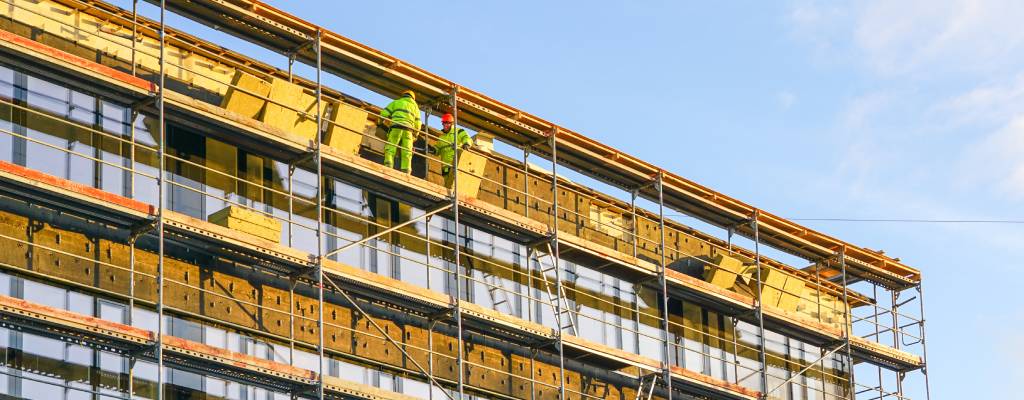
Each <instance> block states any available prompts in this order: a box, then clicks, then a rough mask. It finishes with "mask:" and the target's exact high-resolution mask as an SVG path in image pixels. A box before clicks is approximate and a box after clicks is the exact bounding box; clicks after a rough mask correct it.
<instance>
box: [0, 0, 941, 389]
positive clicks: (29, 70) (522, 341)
mask: <svg viewBox="0 0 1024 400" xmlns="http://www.w3.org/2000/svg"><path fill="white" fill-rule="evenodd" d="M5 2H6V4H5V5H4V7H3V10H0V51H2V52H3V55H4V56H3V58H0V219H3V223H2V224H0V230H2V231H0V243H2V245H0V248H2V249H3V251H2V252H0V318H2V321H3V323H2V325H0V348H2V349H3V350H2V351H3V352H4V354H3V357H4V358H3V359H4V360H5V361H6V362H5V363H4V365H3V367H2V370H0V373H2V374H3V377H0V393H3V394H5V395H8V396H13V397H15V398H21V397H24V398H40V399H57V398H94V399H95V398H102V399H114V398H136V397H137V398H151V399H156V398H196V399H202V398H211V399H213V398H225V399H277V398H282V399H283V398H320V397H330V398H367V399H369V398H374V399H377V398H386V399H399V398H431V399H442V398H461V397H473V398H507V399H550V398H573V399H584V398H587V399H590V398H594V399H596V398H602V399H604V398H614V399H627V398H628V399H639V398H645V399H650V398H662V399H670V398H671V399H702V398H710V399H719V398H721V399H761V398H767V399H794V400H795V399H862V398H863V399H867V398H871V399H905V398H910V397H911V396H910V394H909V393H906V392H907V391H905V390H904V382H914V384H915V385H916V387H919V388H921V389H920V390H916V391H915V393H917V392H921V393H922V394H921V395H919V396H915V397H914V398H926V396H927V375H926V373H925V372H926V370H925V366H926V360H925V346H924V344H925V340H924V339H925V334H924V332H925V331H924V318H923V314H924V309H923V302H922V299H921V296H922V295H923V293H922V291H921V283H920V282H921V281H920V273H919V272H918V271H917V270H916V269H913V268H911V267H909V266H906V265H904V264H902V263H900V262H899V260H897V259H893V258H890V257H888V256H885V255H884V254H882V253H881V252H875V251H872V250H869V249H865V248H862V247H857V246H855V245H852V244H848V243H846V242H843V241H841V240H839V239H836V238H833V237H831V236H828V235H826V234H823V233H819V232H815V231H813V230H810V229H807V228H805V227H801V226H799V225H797V224H796V223H794V222H792V221H786V220H784V219H781V218H778V217H775V216H773V215H771V214H769V213H767V212H764V211H762V210H758V209H756V208H753V207H751V206H749V205H747V204H745V203H742V202H740V201H738V200H735V199H731V198H729V197H728V196H725V195H721V194H719V193H715V192H713V191H712V190H711V189H708V188H705V187H703V186H700V185H698V184H696V183H693V182H690V181H688V180H685V179H683V178H681V177H678V176H676V175H674V174H671V173H670V172H669V171H665V170H662V169H660V168H657V167H655V166H652V165H650V164H647V163H645V162H643V161H641V160H639V159H636V158H634V157H632V156H629V155H626V154H622V153H619V152H617V151H614V149H611V148H608V147H606V146H604V145H602V144H600V143H597V142H594V141H593V140H590V139H587V138H586V137H584V136H582V135H580V134H578V133H575V132H572V131H569V130H567V129H565V128H561V127H558V126H556V125H554V124H551V123H548V122H546V121H544V120H542V119H540V118H538V117H534V116H532V115H530V114H527V113H524V112H522V111H519V110H515V109H514V108H512V107H509V106H506V105H503V104H501V103H499V102H497V101H495V100H493V99H490V98H488V97H486V96H484V95H482V94H478V93H475V92H472V91H470V90H468V89H465V88H461V87H459V86H457V85H454V84H452V83H451V82H450V81H446V80H444V79H443V78H440V77H438V76H436V75H433V74H430V73H429V72H426V71H423V70H421V69H418V68H416V67H414V66H411V65H409V64H406V63H402V62H400V61H397V60H394V59H392V58H391V57H390V56H387V55H386V54H384V53H382V52H379V51H376V50H373V49H370V48H368V47H366V46H364V45H361V44H358V43H355V42H352V41H351V40H348V39H346V38H344V37H342V36H340V35H337V34H334V33H331V32H328V31H324V30H322V29H320V28H319V27H316V26H314V25H312V24H309V23H307V22H305V21H302V20H301V19H299V18H298V17H295V16H291V15H288V14H286V13H284V12H281V11H279V10H276V9H274V8H272V7H270V6H267V5H265V4H262V3H260V2H255V1H232V2H212V1H211V2H196V3H192V2H187V1H170V2H167V3H168V4H167V7H168V9H167V10H165V9H160V11H159V12H160V15H161V16H163V15H164V13H165V12H166V13H170V12H174V13H177V14H179V15H181V16H184V17H187V18H190V19H192V20H194V21H197V22H200V23H203V24H206V25H210V26H217V27H218V28H219V29H221V30H223V31H225V32H228V33H231V34H233V35H235V36H237V37H238V38H240V39H244V40H249V41H252V42H256V43H257V44H260V45H262V46H264V47H267V48H269V49H271V50H274V51H275V52H278V53H280V54H283V55H284V56H283V57H287V60H288V65H289V69H288V70H282V69H278V68H275V67H273V66H271V65H270V64H267V63H265V62H262V61H259V60H256V59H254V58H252V57H249V56H247V55H244V54H240V53H237V52H233V51H230V50H227V49H225V48H222V47H220V46H219V45H218V44H215V43H211V42H208V41H206V40H203V39H201V38H198V37H195V36H192V35H189V34H187V33H185V32H182V31H179V30H176V29H174V28H173V27H171V26H167V25H165V24H163V23H161V22H160V21H154V20H149V19H147V18H145V17H143V16H142V15H140V14H138V13H137V12H136V10H134V9H133V10H126V9H121V8H119V7H117V6H114V5H112V4H107V3H104V2H100V1H77V0H42V1H27V0H5ZM160 3H162V2H157V4H160ZM136 6H139V5H138V4H136ZM295 62H298V63H306V64H310V65H311V66H313V67H314V70H315V76H308V77H303V76H299V75H298V74H295V73H293V71H292V70H291V68H290V67H291V66H292V65H293V63H295ZM327 74H331V75H333V76H336V77H341V78H344V79H346V80H349V81H351V82H353V83H356V84H359V85H361V86H363V87H365V88H367V89H370V90H372V91H375V92H377V93H380V94H384V95H388V96H391V97H393V96H396V95H397V93H398V92H399V91H401V90H404V89H405V88H411V89H413V90H414V91H415V92H416V93H417V96H418V98H419V99H420V104H421V106H422V108H423V109H424V111H425V114H426V115H434V116H436V115H439V114H440V113H443V112H452V113H454V114H455V115H456V118H457V119H458V122H459V123H460V125H462V126H465V127H467V128H468V129H471V130H473V131H474V133H475V134H476V142H477V146H476V147H475V148H473V149H471V150H468V151H465V152H462V153H460V156H459V158H460V159H459V160H458V161H457V162H458V168H457V169H456V170H457V171H458V173H457V177H456V182H455V183H454V185H453V186H452V187H450V188H449V187H445V185H444V183H443V182H444V181H443V178H442V177H441V176H440V170H441V167H442V165H441V162H440V161H439V160H438V159H436V158H435V157H434V156H433V155H432V154H431V153H430V152H426V151H423V149H424V148H425V147H423V146H422V145H423V144H425V145H433V144H437V143H436V142H437V137H438V133H439V132H437V131H435V130H433V129H427V130H425V131H424V132H423V133H422V141H423V143H422V144H420V145H418V146H417V154H416V155H415V157H414V162H413V165H414V171H413V173H412V174H411V175H410V174H405V173H402V172H400V171H396V170H391V169H388V168H384V167H383V166H382V165H381V163H380V160H381V157H382V150H383V147H384V143H385V139H384V138H385V137H386V133H385V132H384V128H383V127H382V126H383V125H384V124H383V122H384V121H381V119H380V118H379V117H377V114H378V112H379V108H378V107H377V106H374V105H372V104H369V103H366V102H364V101H362V100H360V99H357V98H355V97H352V96H350V95H347V94H344V93H341V92H339V91H337V90H335V89H332V88H329V87H327V86H325V85H323V84H322V79H323V76H324V75H327ZM429 118H430V117H428V121H429ZM571 174H576V175H578V176H580V178H575V177H574V178H573V179H568V178H566V175H571ZM584 180H593V181H595V182H598V183H601V184H607V185H610V186H612V187H617V188H620V189H622V192H623V193H627V195H626V196H615V195H614V194H610V193H604V192H600V191H596V190H594V189H591V188H590V187H588V185H587V184H585V183H581V182H583V181H584ZM577 181H580V182H577ZM638 202H640V203H642V204H648V205H651V204H653V206H652V207H647V208H645V207H643V206H642V205H638ZM666 210H669V211H672V212H682V213H684V214H687V215H691V216H694V217H696V218H697V219H699V220H701V221H704V222H706V224H707V225H708V226H710V227H714V228H718V229H722V230H723V231H724V232H726V234H725V235H724V236H725V237H724V238H719V237H717V236H715V235H712V234H709V233H705V232H703V231H701V230H697V229H695V228H692V227H689V226H686V225H683V224H681V223H679V222H677V221H675V220H673V219H671V218H666V216H665V213H666ZM765 248H773V249H775V251H777V252H779V253H780V254H785V257H787V259H794V260H798V262H802V264H800V265H799V266H797V267H794V266H791V265H789V264H787V263H785V262H783V261H780V260H776V259H773V258H769V257H768V256H766V255H765V254H763V252H764V251H765ZM790 263H793V262H792V261H791V262H790ZM161 370H162V371H164V372H163V373H162V374H161V373H158V371H161ZM908 376H910V378H909V379H910V380H909V381H908V380H907V379H908V378H907V377H908ZM158 387H163V390H162V391H160V390H157V388H158Z"/></svg>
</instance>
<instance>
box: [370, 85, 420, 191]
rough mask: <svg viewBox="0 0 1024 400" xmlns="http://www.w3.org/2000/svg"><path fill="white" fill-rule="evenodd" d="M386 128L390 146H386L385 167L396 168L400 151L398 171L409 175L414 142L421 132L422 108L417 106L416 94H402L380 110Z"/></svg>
mask: <svg viewBox="0 0 1024 400" xmlns="http://www.w3.org/2000/svg"><path fill="white" fill-rule="evenodd" d="M380 116H381V119H382V121H383V122H384V126H385V127H387V128H388V144H386V145H385V146H384V165H386V166H388V167H392V168H393V167H394V166H395V152H396V151H398V156H399V157H400V158H399V162H398V169H400V170H402V171H404V172H405V173H409V164H410V163H411V161H412V141H413V140H414V139H415V138H416V134H417V132H419V130H420V108H419V106H417V105H416V93H413V91H412V90H406V91H403V92H402V97H399V98H397V99H395V100H394V101H392V102H391V103H390V104H388V106H387V107H384V109H383V110H380Z"/></svg>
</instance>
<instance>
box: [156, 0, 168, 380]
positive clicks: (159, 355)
mask: <svg viewBox="0 0 1024 400" xmlns="http://www.w3.org/2000/svg"><path fill="white" fill-rule="evenodd" d="M166 10H167V4H166V1H165V0H160V78H159V81H160V86H159V87H158V90H159V92H157V96H158V97H157V105H158V107H157V112H158V114H159V115H158V116H157V118H158V119H159V120H158V121H157V123H158V124H159V126H160V147H159V153H160V162H159V164H160V170H159V172H158V173H157V182H156V185H157V208H156V210H157V211H156V232H157V241H158V244H157V262H156V321H157V322H156V400H163V398H164V348H163V340H164V191H165V189H164V179H165V178H166V172H164V171H165V170H166V169H167V168H166V162H167V161H166V154H165V152H166V151H167V126H166V124H165V121H164V86H165V85H164V84H165V79H166V71H165V64H166V62H167V60H166V51H167V49H166V34H167V29H166V23H165V21H164V14H165V13H166Z"/></svg>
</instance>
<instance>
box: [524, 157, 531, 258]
mask: <svg viewBox="0 0 1024 400" xmlns="http://www.w3.org/2000/svg"><path fill="white" fill-rule="evenodd" d="M529 158H530V146H529V145H526V146H523V216H524V217H527V218H529V217H530V162H529ZM527 269H529V268H527Z"/></svg>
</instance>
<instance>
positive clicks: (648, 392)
mask: <svg viewBox="0 0 1024 400" xmlns="http://www.w3.org/2000/svg"><path fill="white" fill-rule="evenodd" d="M657 385H658V374H656V373H655V374H650V375H647V376H642V377H640V387H638V388H636V400H651V398H653V397H654V387H655V386H657Z"/></svg>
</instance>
